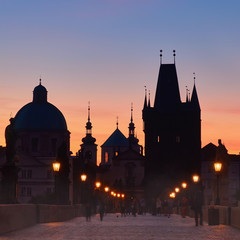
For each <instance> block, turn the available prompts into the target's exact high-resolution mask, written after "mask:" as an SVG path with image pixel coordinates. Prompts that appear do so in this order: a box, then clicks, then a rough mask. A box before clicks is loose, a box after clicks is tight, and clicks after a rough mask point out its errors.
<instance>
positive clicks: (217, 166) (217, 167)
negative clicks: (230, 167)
mask: <svg viewBox="0 0 240 240" xmlns="http://www.w3.org/2000/svg"><path fill="white" fill-rule="evenodd" d="M214 170H215V172H216V175H217V198H216V202H215V204H216V205H220V198H219V175H220V172H221V170H222V163H221V162H215V163H214Z"/></svg>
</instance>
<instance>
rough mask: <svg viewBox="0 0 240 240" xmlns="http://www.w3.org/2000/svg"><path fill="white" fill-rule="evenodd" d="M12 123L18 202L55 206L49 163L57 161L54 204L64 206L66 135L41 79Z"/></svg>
mask: <svg viewBox="0 0 240 240" xmlns="http://www.w3.org/2000/svg"><path fill="white" fill-rule="evenodd" d="M12 122H14V125H13V126H14V131H15V133H16V142H15V143H14V150H15V153H14V162H15V165H16V166H17V167H18V169H19V172H18V183H17V200H18V202H19V203H28V202H37V203H38V202H39V203H45V202H51V201H52V202H53V201H54V203H56V202H55V196H54V194H55V192H56V177H55V176H54V172H53V168H52V163H53V162H55V161H56V160H57V161H59V162H60V163H61V167H60V171H59V173H58V180H59V181H58V182H59V184H58V188H59V192H60V195H59V199H58V200H59V202H58V203H62V204H68V203H69V171H70V170H69V157H70V149H69V146H70V132H69V131H68V129H67V123H66V120H65V117H64V116H63V114H62V113H61V111H60V110H59V109H58V108H57V107H55V106H54V105H53V104H51V103H49V102H48V99H47V89H46V88H45V87H44V86H43V85H42V84H41V79H40V82H39V85H38V86H36V87H35V88H34V90H33V100H32V102H29V103H27V104H26V105H24V106H23V107H22V108H21V109H20V110H19V111H18V112H17V114H16V116H15V117H14V118H12ZM6 131H7V128H6ZM6 140H7V139H6ZM4 161H5V160H4V159H3V163H4Z"/></svg>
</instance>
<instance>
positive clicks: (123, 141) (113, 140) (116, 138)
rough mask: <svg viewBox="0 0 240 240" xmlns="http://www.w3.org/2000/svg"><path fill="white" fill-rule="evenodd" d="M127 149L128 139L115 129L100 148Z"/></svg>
mask: <svg viewBox="0 0 240 240" xmlns="http://www.w3.org/2000/svg"><path fill="white" fill-rule="evenodd" d="M114 146H116V147H128V146H129V142H128V139H127V138H126V137H125V136H124V135H123V134H122V132H121V131H120V130H119V129H118V128H117V129H116V130H115V131H114V132H113V133H112V135H111V136H110V137H109V138H108V139H107V140H106V141H105V142H104V143H103V145H102V146H101V147H114Z"/></svg>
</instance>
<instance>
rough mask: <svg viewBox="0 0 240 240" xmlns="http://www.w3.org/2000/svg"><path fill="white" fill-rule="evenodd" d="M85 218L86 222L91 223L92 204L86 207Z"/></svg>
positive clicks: (87, 204)
mask: <svg viewBox="0 0 240 240" xmlns="http://www.w3.org/2000/svg"><path fill="white" fill-rule="evenodd" d="M85 216H86V221H87V222H90V221H91V203H90V202H87V203H86V205H85Z"/></svg>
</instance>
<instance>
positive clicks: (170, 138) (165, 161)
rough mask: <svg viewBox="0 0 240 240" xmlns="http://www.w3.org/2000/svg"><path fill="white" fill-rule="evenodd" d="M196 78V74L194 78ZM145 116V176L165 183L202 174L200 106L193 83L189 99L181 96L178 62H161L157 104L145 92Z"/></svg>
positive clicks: (156, 96)
mask: <svg viewBox="0 0 240 240" xmlns="http://www.w3.org/2000/svg"><path fill="white" fill-rule="evenodd" d="M194 81H195V77H194ZM142 118H143V123H144V133H145V157H146V169H145V174H146V179H147V180H148V181H150V180H154V179H161V180H162V181H163V182H164V185H165V186H166V185H168V184H171V183H174V182H177V181H178V180H188V179H189V178H190V176H191V175H192V174H193V173H200V150H201V109H200V104H199V100H198V95H197V90H196V86H195V82H194V86H193V90H192V94H191V96H190V94H189V93H188V92H187V94H186V101H185V102H182V101H181V98H180V92H179V85H178V77H177V71H176V65H175V63H174V64H162V63H161V64H160V69H159V75H158V82H157V88H156V94H155V101H154V105H153V106H151V103H150V96H149V99H148V96H147V91H145V100H144V107H143V110H142Z"/></svg>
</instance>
